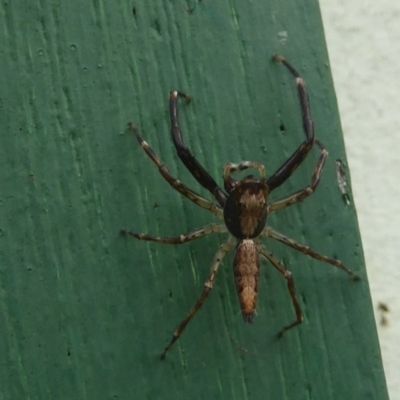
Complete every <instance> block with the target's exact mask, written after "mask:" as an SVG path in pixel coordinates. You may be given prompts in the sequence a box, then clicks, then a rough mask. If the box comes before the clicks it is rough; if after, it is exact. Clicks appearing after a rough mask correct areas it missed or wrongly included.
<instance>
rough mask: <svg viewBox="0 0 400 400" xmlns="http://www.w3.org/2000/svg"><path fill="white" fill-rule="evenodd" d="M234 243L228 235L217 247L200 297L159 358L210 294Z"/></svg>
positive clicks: (165, 353)
mask: <svg viewBox="0 0 400 400" xmlns="http://www.w3.org/2000/svg"><path fill="white" fill-rule="evenodd" d="M235 243H236V239H235V238H234V237H233V236H229V239H228V240H227V241H226V242H225V243H224V244H223V245H222V246H221V247H220V248H219V249H218V251H217V253H216V254H215V257H214V261H213V264H212V267H211V270H210V273H209V274H208V278H207V280H206V282H205V283H204V289H203V292H202V293H201V295H200V297H199V298H198V300H197V301H196V304H195V305H194V307H193V308H192V309H191V310H190V312H189V314H188V315H186V317H185V319H184V320H183V321H182V322H181V323H180V324H179V326H178V328H177V329H176V331H175V332H174V334H173V336H172V339H171V341H170V342H169V343H168V345H167V346H166V347H165V349H164V351H163V352H162V354H161V359H162V360H164V359H165V356H166V355H167V353H168V351H169V350H171V347H172V346H173V345H174V343H175V342H176V341H177V340H178V339H179V338H180V336H181V335H182V332H183V331H184V330H185V328H186V326H187V325H188V323H189V322H190V321H191V319H192V318H193V317H194V316H195V315H196V313H197V311H199V310H200V308H201V307H202V305H203V304H204V302H205V301H206V300H207V297H208V295H209V294H210V292H211V290H212V288H213V287H214V282H215V278H216V277H217V273H218V269H219V266H220V265H221V262H222V260H223V258H224V257H225V255H226V254H227V253H228V252H229V250H230V249H231V248H232V247H233V246H234V244H235Z"/></svg>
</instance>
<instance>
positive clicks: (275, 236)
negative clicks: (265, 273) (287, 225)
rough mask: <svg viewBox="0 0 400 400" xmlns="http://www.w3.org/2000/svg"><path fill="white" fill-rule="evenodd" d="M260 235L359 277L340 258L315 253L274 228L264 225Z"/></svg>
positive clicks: (357, 277)
mask: <svg viewBox="0 0 400 400" xmlns="http://www.w3.org/2000/svg"><path fill="white" fill-rule="evenodd" d="M261 235H262V236H265V237H270V238H272V239H275V240H277V241H278V242H281V243H283V244H285V245H286V246H289V247H291V248H293V249H295V250H297V251H300V252H301V253H303V254H306V255H308V256H310V257H312V258H315V259H316V260H319V261H322V262H325V263H327V264H331V265H333V266H334V267H336V268H339V269H342V270H343V271H345V272H347V273H348V274H349V275H350V276H351V277H353V279H355V280H359V279H361V278H360V276H359V275H357V274H355V273H354V272H353V271H351V270H350V269H349V268H347V267H346V266H345V265H344V264H343V263H342V262H341V261H340V260H337V259H335V258H329V257H327V256H324V255H322V254H320V253H317V252H316V251H314V250H311V249H310V248H309V247H308V246H306V245H304V244H300V243H298V242H296V241H294V240H293V239H290V238H288V237H286V236H284V235H282V234H281V233H279V232H277V231H276V230H274V229H272V228H270V227H266V228H264V230H263V231H262V232H261Z"/></svg>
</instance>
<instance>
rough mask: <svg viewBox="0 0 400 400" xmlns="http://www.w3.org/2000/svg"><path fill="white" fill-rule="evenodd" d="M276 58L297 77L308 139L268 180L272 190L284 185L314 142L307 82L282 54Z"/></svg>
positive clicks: (304, 127) (275, 57) (304, 126)
mask: <svg viewBox="0 0 400 400" xmlns="http://www.w3.org/2000/svg"><path fill="white" fill-rule="evenodd" d="M274 60H275V61H278V62H280V63H282V64H283V65H284V66H285V67H286V68H287V69H288V70H289V71H290V73H291V74H292V75H293V76H294V77H295V78H296V85H297V91H298V94H299V100H300V107H301V114H302V120H303V130H304V133H305V135H306V140H305V141H304V142H303V143H302V144H301V145H300V146H299V148H298V149H297V150H296V151H295V152H294V153H293V154H292V155H291V157H290V158H289V159H288V160H287V161H286V162H285V163H284V164H282V165H281V167H280V168H279V169H278V170H277V171H276V172H275V173H274V174H273V175H272V176H271V177H270V178H269V179H268V180H267V185H268V186H269V188H270V190H273V189H275V188H277V187H278V186H280V185H282V183H283V182H285V181H286V180H287V179H288V178H289V177H290V175H292V174H293V172H294V171H295V170H296V169H297V168H298V166H299V165H300V164H301V163H302V162H303V161H304V159H305V158H306V157H307V155H308V153H309V152H310V150H311V149H312V146H313V144H314V123H313V121H312V118H311V109H310V100H309V98H308V93H307V88H306V84H305V82H304V79H303V78H302V77H301V75H300V74H299V73H298V72H297V70H296V69H295V68H294V67H293V66H292V65H291V64H289V63H288V62H287V61H286V60H285V59H284V58H283V57H282V56H279V55H275V56H274Z"/></svg>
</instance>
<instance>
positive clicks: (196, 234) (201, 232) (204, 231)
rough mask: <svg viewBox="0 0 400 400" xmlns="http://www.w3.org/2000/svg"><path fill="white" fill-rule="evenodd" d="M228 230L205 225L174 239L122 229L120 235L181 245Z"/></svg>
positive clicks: (222, 227) (217, 226) (220, 226)
mask: <svg viewBox="0 0 400 400" xmlns="http://www.w3.org/2000/svg"><path fill="white" fill-rule="evenodd" d="M227 231H228V228H227V227H226V226H225V225H222V224H220V225H215V224H211V225H207V226H205V227H204V228H201V229H197V230H195V231H193V232H190V233H187V234H185V235H180V236H176V237H159V236H151V235H148V234H147V233H134V232H132V231H130V230H129V229H122V230H121V233H122V234H123V235H129V236H132V237H134V238H136V239H139V240H146V241H150V242H157V243H164V244H183V243H187V242H191V241H192V240H196V239H199V238H201V237H203V236H206V235H210V234H212V233H223V232H227Z"/></svg>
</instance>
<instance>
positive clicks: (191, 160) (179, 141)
mask: <svg viewBox="0 0 400 400" xmlns="http://www.w3.org/2000/svg"><path fill="white" fill-rule="evenodd" d="M179 97H181V98H183V99H185V100H186V101H187V102H190V101H191V99H190V97H189V96H187V95H186V94H184V93H182V92H178V91H172V92H170V94H169V110H170V117H171V135H172V140H173V141H174V145H175V148H176V151H177V153H178V156H179V158H180V159H181V160H182V162H183V163H184V164H185V166H186V168H187V169H188V170H189V171H190V173H191V174H192V175H193V176H194V177H195V178H196V180H197V181H198V182H199V183H200V185H202V186H203V187H204V188H206V189H207V190H208V191H209V192H210V193H211V194H212V195H213V196H214V197H215V198H216V200H217V201H218V203H219V204H220V205H221V206H222V207H223V206H224V204H225V201H226V194H225V193H224V192H223V190H222V189H221V188H220V187H219V186H218V185H217V183H216V182H215V180H214V179H213V178H212V177H211V175H210V174H209V173H208V172H207V171H206V170H205V168H204V167H203V166H202V165H201V164H200V163H199V162H198V161H197V160H196V158H195V157H194V155H193V154H192V153H191V152H190V150H189V149H188V148H187V147H186V146H185V143H184V142H183V136H182V131H181V128H180V125H179V118H178V99H179Z"/></svg>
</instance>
